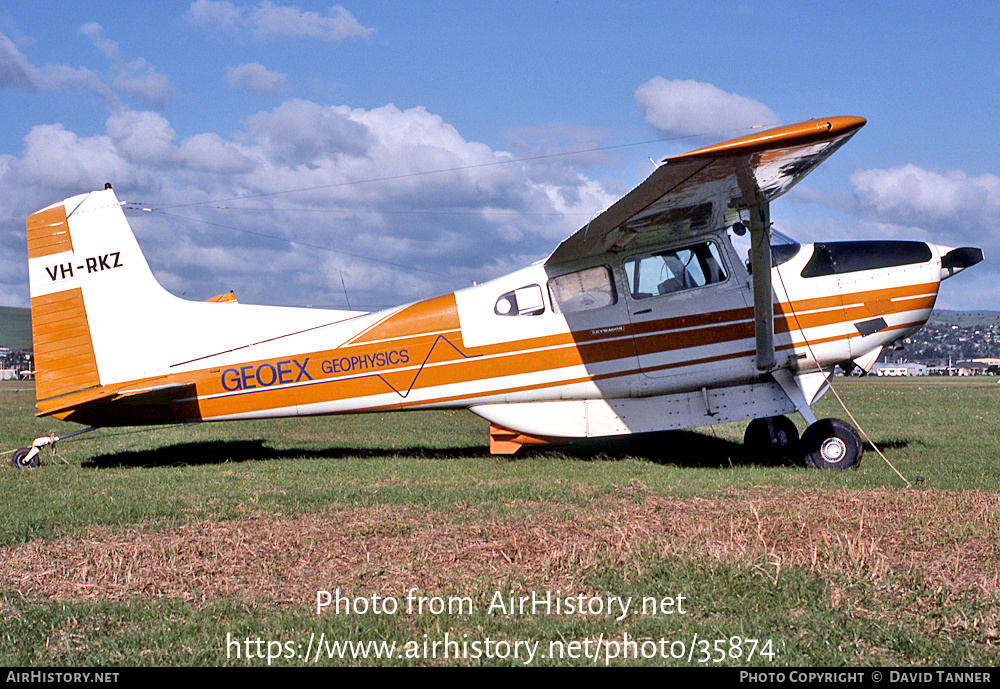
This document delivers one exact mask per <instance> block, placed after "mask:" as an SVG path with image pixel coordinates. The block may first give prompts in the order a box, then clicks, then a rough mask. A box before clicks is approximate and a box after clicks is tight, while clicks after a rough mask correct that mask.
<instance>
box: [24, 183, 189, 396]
mask: <svg viewBox="0 0 1000 689" xmlns="http://www.w3.org/2000/svg"><path fill="white" fill-rule="evenodd" d="M27 225H28V227H27V230H28V281H29V286H30V291H31V329H32V333H31V334H32V339H33V340H34V348H35V369H36V391H37V395H38V399H39V401H43V400H46V399H49V398H52V397H57V396H62V395H66V394H68V393H73V392H77V391H80V390H87V389H90V388H94V387H97V386H99V385H101V384H104V385H107V384H109V383H113V382H117V380H118V379H120V377H119V376H116V375H115V369H116V366H115V361H116V360H120V359H121V354H122V352H121V351H120V347H118V346H116V345H115V341H116V339H118V340H120V338H121V337H122V336H123V335H122V331H123V330H124V328H123V327H122V325H123V323H125V322H127V321H128V318H129V317H128V313H129V311H128V310H127V309H126V308H125V307H127V306H132V305H134V304H136V303H140V304H144V305H145V306H146V307H147V308H153V309H155V303H156V302H157V301H160V300H164V299H172V297H170V295H168V294H167V293H166V292H165V291H164V290H163V288H161V287H160V285H159V284H158V283H157V282H156V280H155V278H154V277H153V275H152V273H151V272H150V270H149V266H148V264H147V263H146V259H145V257H143V255H142V252H141V251H140V250H139V246H138V243H137V242H136V240H135V235H134V234H132V229H131V228H130V227H129V226H128V221H127V220H126V219H125V214H124V213H123V212H122V209H121V205H120V204H119V202H118V199H117V197H116V196H115V193H114V192H113V191H112V190H110V189H107V190H105V191H95V192H92V193H90V194H83V195H81V196H75V197H73V198H70V199H66V200H65V201H61V202H59V203H57V204H54V205H52V206H49V207H48V208H45V209H43V210H40V211H38V212H37V213H34V214H33V215H31V216H30V217H29V218H28V223H27Z"/></svg>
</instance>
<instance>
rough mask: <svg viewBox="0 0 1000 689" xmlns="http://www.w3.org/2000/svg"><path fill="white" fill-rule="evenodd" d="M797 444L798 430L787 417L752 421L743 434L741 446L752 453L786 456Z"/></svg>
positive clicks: (772, 417) (769, 417) (771, 417)
mask: <svg viewBox="0 0 1000 689" xmlns="http://www.w3.org/2000/svg"><path fill="white" fill-rule="evenodd" d="M798 443H799V429H798V428H796V427H795V424H794V423H793V422H792V420H791V419H789V418H788V417H787V416H768V417H766V418H763V419H754V420H753V421H751V422H750V425H749V426H747V430H746V432H745V433H744V434H743V445H744V447H746V448H747V449H749V450H752V451H754V452H761V453H768V454H778V455H787V454H790V453H792V452H793V451H794V450H795V448H796V446H797V445H798Z"/></svg>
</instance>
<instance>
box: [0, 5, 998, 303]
mask: <svg viewBox="0 0 1000 689" xmlns="http://www.w3.org/2000/svg"><path fill="white" fill-rule="evenodd" d="M872 7H875V9H871V8H872ZM998 34H1000V7H998V6H997V5H996V3H981V4H979V5H976V4H959V5H957V6H955V7H950V8H948V9H947V10H944V9H942V6H941V5H940V4H936V3H920V2H884V3H877V4H874V3H851V2H847V3H840V4H838V5H836V6H835V7H834V6H831V5H830V4H829V3H810V2H796V3H787V4H786V3H777V2H706V3H698V4H693V3H686V2H685V3H679V2H678V3H672V2H663V1H661V2H582V1H580V2H567V1H561V2H553V1H544V0H536V1H534V2H516V1H515V2H503V3H499V2H493V3H479V2H470V1H469V0H464V1H462V2H434V1H427V2H398V3H397V2H386V1H384V0H383V1H382V2H344V3H343V4H341V5H331V4H328V3H325V2H323V3H310V2H294V3H292V2H289V3H287V4H286V3H283V2H282V1H281V0H272V1H271V2H219V1H214V0H197V1H196V2H190V1H187V2H163V3H119V2H113V1H109V0H105V1H102V2H99V3H97V2H79V3H72V4H69V3H66V4H63V3H37V2H20V1H16V0H15V1H10V0H8V2H5V3H4V4H3V6H2V7H0V107H2V112H3V124H4V126H3V127H0V180H2V188H3V193H2V194H0V245H2V249H3V252H2V255H0V304H6V305H13V306H26V305H27V303H28V289H27V269H26V250H25V245H24V219H25V217H26V216H27V215H28V214H30V213H31V212H33V211H34V210H37V209H38V208H41V207H43V206H46V205H48V204H50V203H53V202H55V201H58V200H60V199H62V198H64V197H67V196H71V195H75V194H78V193H82V192H85V191H89V190H91V189H96V188H101V187H103V184H104V182H105V181H110V182H112V184H113V185H114V186H115V189H116V191H117V193H118V195H119V198H121V199H123V200H126V199H127V200H131V201H136V202H140V203H141V204H143V205H145V206H149V207H154V208H158V209H162V212H160V213H137V212H134V213H130V214H129V219H130V222H132V224H133V227H134V229H135V230H136V234H137V236H138V238H139V241H140V243H141V244H142V245H143V247H144V249H145V250H146V253H147V258H148V259H149V262H150V264H151V267H152V268H153V271H154V273H156V275H157V277H158V279H159V280H160V281H161V282H162V283H163V284H164V286H165V287H167V288H168V289H170V290H171V291H172V292H174V293H176V294H181V295H184V296H186V297H188V298H192V299H204V298H207V297H210V296H212V295H214V294H217V293H219V292H223V291H227V290H229V289H234V290H235V291H236V293H237V296H238V297H239V298H240V300H241V301H244V302H255V303H271V304H295V305H324V306H343V305H344V304H345V295H344V287H345V285H346V289H347V294H348V296H349V297H350V299H351V302H352V305H353V306H354V307H355V308H358V307H367V308H376V307H379V306H388V305H392V304H398V303H403V302H407V301H411V300H414V299H418V298H424V297H429V296H433V295H435V294H439V293H442V292H447V291H451V290H454V289H457V288H461V287H464V286H466V285H469V284H471V281H473V280H478V281H482V280H484V279H488V278H491V277H495V276H497V275H499V274H502V273H503V272H506V271H507V270H511V269H514V268H517V267H520V266H522V265H525V264H527V263H530V262H531V261H534V260H537V259H539V258H543V257H545V256H546V255H547V254H548V253H549V252H551V251H552V250H553V249H554V248H555V246H556V245H557V244H558V242H559V241H560V240H561V239H562V238H564V237H565V236H567V235H569V234H570V233H572V232H573V231H574V230H576V229H577V228H579V227H581V226H583V225H584V224H586V222H587V219H588V218H589V217H591V216H592V215H593V214H594V213H596V212H598V211H600V210H601V209H603V208H604V207H606V206H607V205H609V204H610V203H612V202H613V201H614V200H615V199H617V198H618V197H619V196H621V195H622V194H623V193H625V192H627V191H628V190H629V189H630V188H631V187H633V186H634V185H635V184H637V183H638V182H639V181H641V180H642V178H643V177H645V176H646V175H647V174H649V172H651V171H652V164H651V163H650V158H652V159H653V160H659V159H661V158H663V157H665V156H667V155H672V154H675V153H680V152H683V151H684V150H688V149H690V148H693V147H697V146H701V145H704V144H706V143H710V142H712V141H718V140H722V139H725V138H730V137H732V136H737V135H740V134H743V133H746V132H745V129H744V128H745V127H748V126H752V125H758V124H777V123H789V122H796V121H799V120H804V119H808V118H810V117H823V116H829V115H861V116H864V117H866V118H868V121H869V123H868V125H867V126H866V127H865V128H864V129H862V130H861V132H859V133H858V134H857V135H856V136H855V137H854V139H853V140H852V141H851V142H850V143H849V144H848V145H847V146H845V147H844V148H842V149H841V150H840V151H838V152H837V153H836V154H835V155H834V156H833V157H832V158H831V159H830V160H829V161H828V162H827V163H825V164H824V165H823V166H821V167H820V169H819V170H817V171H816V172H814V173H813V174H812V175H811V176H810V177H808V178H807V179H806V180H805V181H804V182H803V183H801V184H800V185H799V186H798V187H796V188H795V189H794V190H793V191H792V192H791V193H789V194H788V195H787V196H785V197H784V198H782V199H780V200H778V201H777V202H775V203H774V204H773V206H772V218H773V220H774V221H775V223H776V225H777V226H778V227H779V229H782V230H783V231H785V232H786V233H787V234H791V235H793V236H796V237H797V238H799V239H800V240H803V241H811V240H820V239H841V238H903V237H907V238H918V239H925V240H929V241H934V242H937V243H941V244H947V245H951V246H959V245H974V246H980V247H982V248H983V249H984V250H985V251H986V256H987V261H986V262H985V263H984V264H982V265H980V266H977V267H976V268H975V269H974V270H970V271H968V272H967V273H964V274H963V275H961V276H959V277H957V278H955V279H954V280H949V281H948V282H947V283H945V286H944V289H943V290H942V295H941V298H940V299H939V302H938V306H939V307H942V308H966V309H996V308H1000V307H998V306H997V305H998V304H1000V272H998V268H997V265H998V264H997V263H996V262H995V260H994V258H995V257H996V256H1000V232H998V229H997V228H998V226H1000V178H998V177H997V174H998V170H997V168H998V162H997V161H998V159H1000V155H998V153H1000V151H998V144H997V136H996V127H995V122H996V121H997V119H998V115H1000V50H998V49H997V45H996V36H997V35H998ZM552 154H565V155H556V156H553V155H552ZM540 156H550V157H540ZM526 158H534V159H533V160H521V162H515V163H511V164H503V165H496V164H495V163H498V162H503V161H507V160H511V159H518V160H520V159H526ZM454 168H465V169H461V170H456V171H453V172H449V173H440V174H421V173H427V172H430V171H434V170H442V169H454ZM384 178H393V179H390V180H386V181H382V182H376V181H371V180H381V179H384ZM333 185H337V186H333ZM316 187H324V188H322V189H315V188H316ZM300 189H313V191H303V192H298V193H280V194H276V193H275V192H287V191H294V190H300ZM265 195H266V196H265ZM242 197H253V198H246V200H242V201H230V200H228V199H233V198H242ZM222 200H227V201H225V202H223V201H222ZM191 204H202V205H201V206H192V205H191ZM220 205H226V206H227V208H226V209H225V210H221V209H216V208H215V207H217V206H220ZM372 259H377V260H372Z"/></svg>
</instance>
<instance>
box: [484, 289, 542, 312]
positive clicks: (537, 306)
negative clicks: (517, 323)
mask: <svg viewBox="0 0 1000 689" xmlns="http://www.w3.org/2000/svg"><path fill="white" fill-rule="evenodd" d="M493 313H495V314H496V315H498V316H538V315H540V314H542V313H545V302H543V301H542V288H541V287H539V286H538V285H528V286H526V287H522V288H520V289H516V290H514V291H513V292H507V293H506V294H501V295H500V298H499V299H497V303H496V306H494V307H493Z"/></svg>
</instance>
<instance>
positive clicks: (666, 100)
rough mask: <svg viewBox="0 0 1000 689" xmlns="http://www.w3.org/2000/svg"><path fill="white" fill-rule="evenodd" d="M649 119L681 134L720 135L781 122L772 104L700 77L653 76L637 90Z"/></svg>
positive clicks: (636, 95) (637, 98)
mask: <svg viewBox="0 0 1000 689" xmlns="http://www.w3.org/2000/svg"><path fill="white" fill-rule="evenodd" d="M635 100H636V102H637V103H638V104H639V106H640V107H641V108H642V110H643V113H644V114H645V117H646V122H648V123H649V124H650V125H652V126H653V127H655V128H656V129H658V130H660V131H662V132H665V133H669V134H676V135H679V136H687V135H691V134H697V135H717V134H724V133H727V132H731V131H733V130H736V129H742V128H745V127H751V126H755V125H774V124H778V123H779V122H780V120H779V118H778V116H777V115H776V114H775V113H774V111H772V110H771V109H770V108H769V107H767V106H766V105H764V104H763V103H760V102H758V101H755V100H753V99H752V98H747V97H746V96H740V95H737V94H735V93H727V92H726V91H723V90H722V89H720V88H718V87H716V86H713V85H712V84H706V83H703V82H699V81H693V80H683V79H673V80H669V79H664V78H663V77H653V78H652V79H650V80H649V81H647V82H646V83H644V84H642V85H641V86H640V87H639V88H638V89H637V90H636V92H635Z"/></svg>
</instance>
